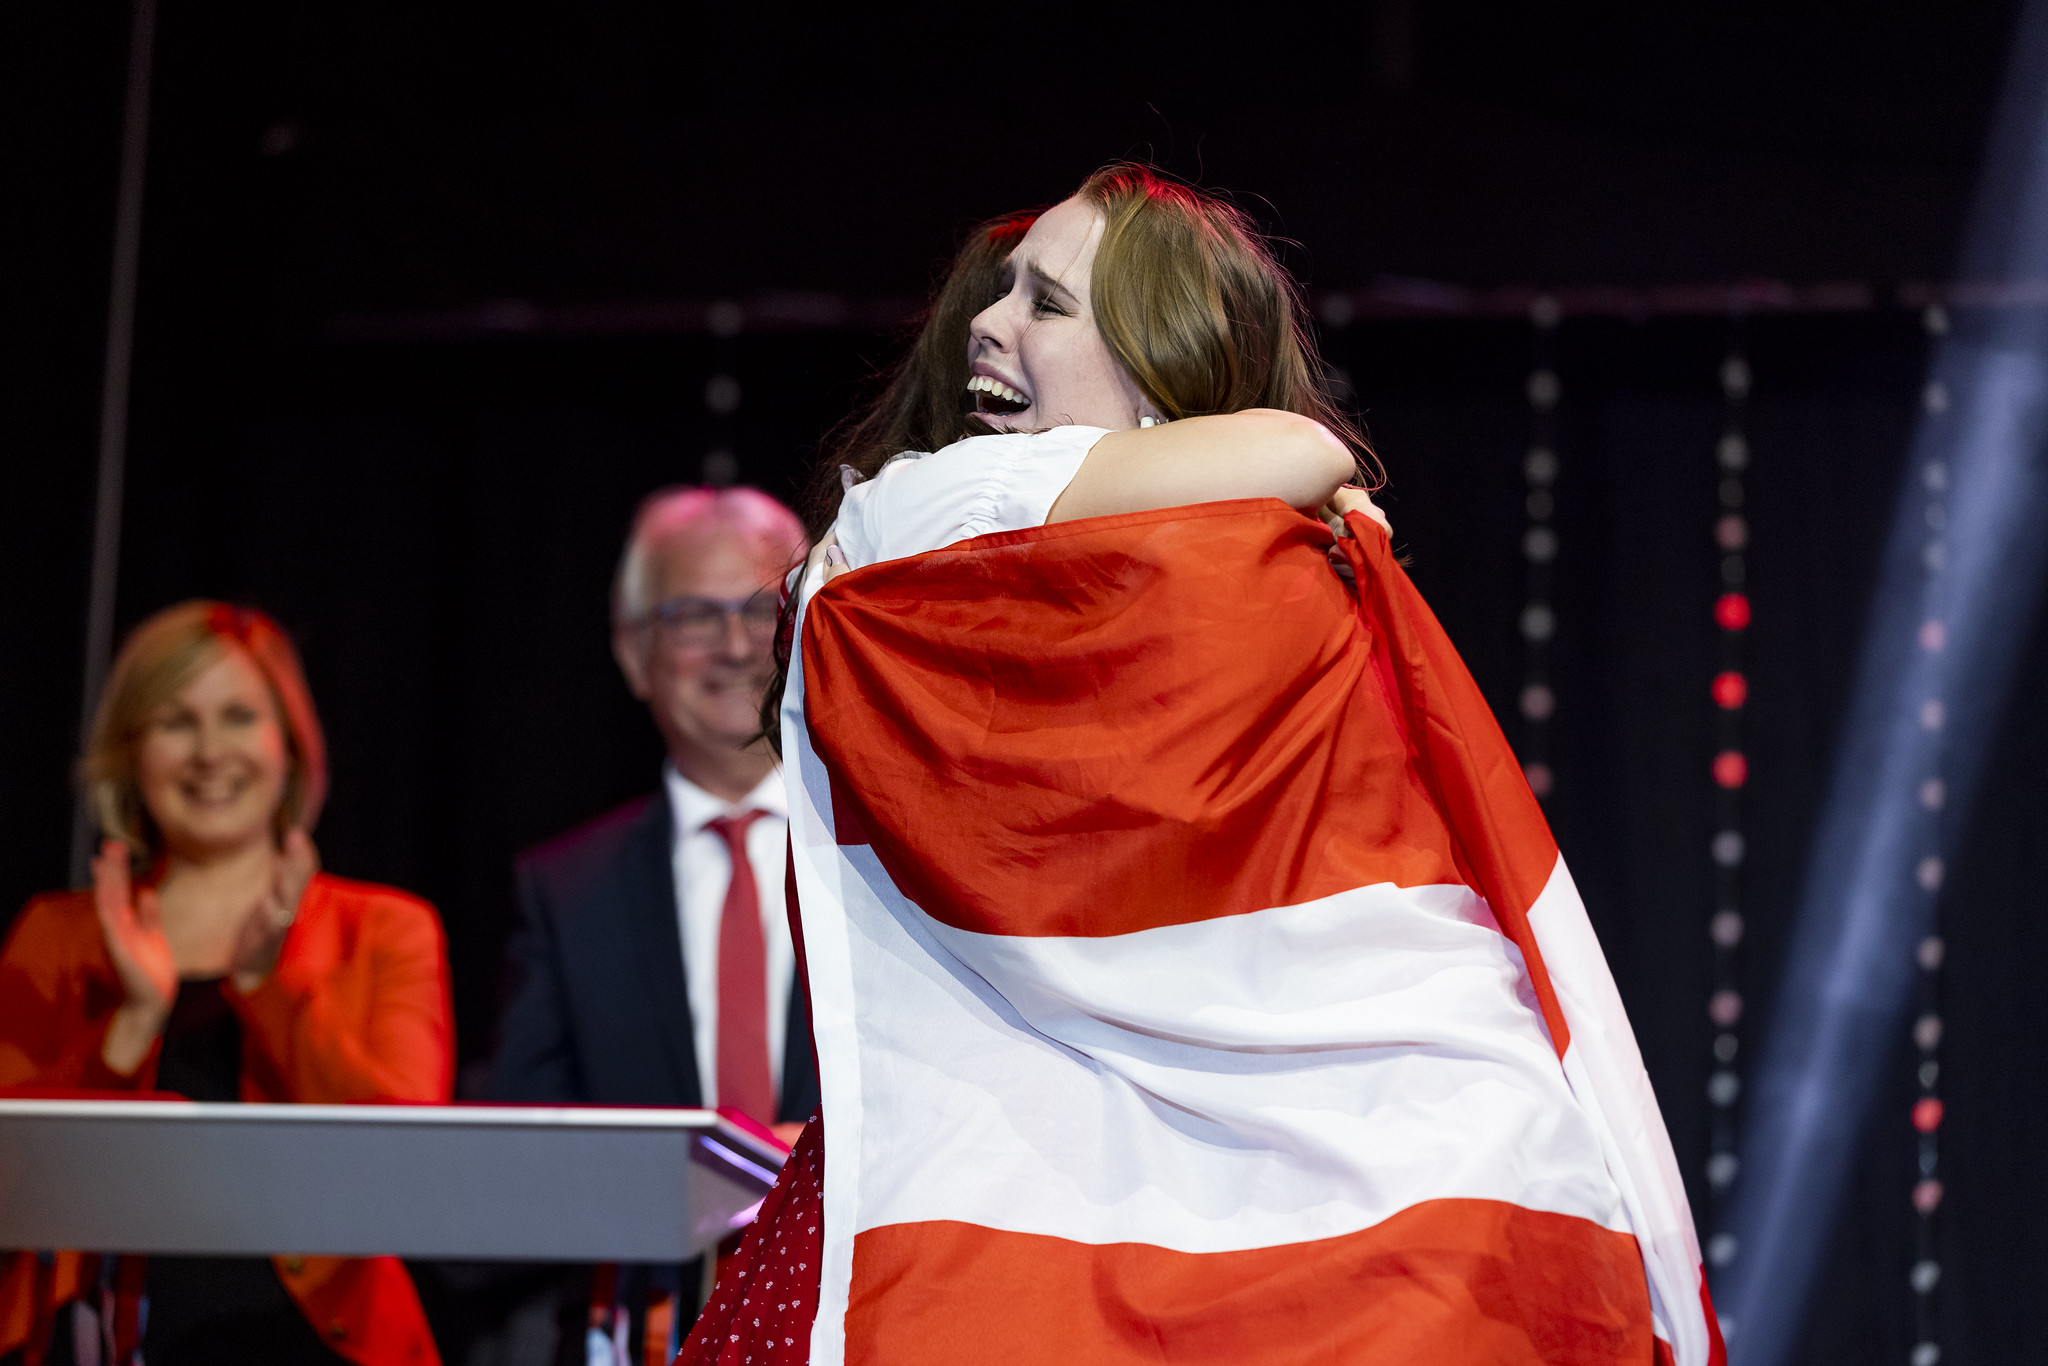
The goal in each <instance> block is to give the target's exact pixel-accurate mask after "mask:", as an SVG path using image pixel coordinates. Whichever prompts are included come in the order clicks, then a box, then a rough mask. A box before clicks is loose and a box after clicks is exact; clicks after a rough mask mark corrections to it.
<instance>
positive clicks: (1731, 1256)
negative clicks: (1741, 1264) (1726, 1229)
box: [1707, 1233, 1735, 1266]
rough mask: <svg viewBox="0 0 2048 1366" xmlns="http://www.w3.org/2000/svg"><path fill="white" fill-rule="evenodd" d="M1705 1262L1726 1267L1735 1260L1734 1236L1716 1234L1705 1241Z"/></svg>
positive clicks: (1730, 1234)
mask: <svg viewBox="0 0 2048 1366" xmlns="http://www.w3.org/2000/svg"><path fill="white" fill-rule="evenodd" d="M1707 1260H1708V1261H1710V1262H1712V1263H1713V1264H1714V1265H1715V1266H1726V1265H1728V1263H1730V1262H1732V1261H1734V1260H1735V1235H1734V1234H1732V1233H1717V1234H1715V1235H1714V1236H1713V1237H1712V1238H1710V1239H1708V1240H1707Z"/></svg>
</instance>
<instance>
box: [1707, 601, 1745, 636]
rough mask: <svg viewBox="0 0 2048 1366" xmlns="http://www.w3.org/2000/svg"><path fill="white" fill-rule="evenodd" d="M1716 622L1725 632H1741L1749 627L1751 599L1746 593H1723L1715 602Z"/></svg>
mask: <svg viewBox="0 0 2048 1366" xmlns="http://www.w3.org/2000/svg"><path fill="white" fill-rule="evenodd" d="M1714 621H1715V622H1716V623H1717V624H1718V625H1719V626H1720V627H1721V629H1722V630H1724V631H1740V630H1743V629H1745V628H1746V627H1748V625H1749V597H1748V595H1747V594H1744V593H1723V594H1722V595H1721V596H1720V597H1718V598H1716V599H1715V600H1714Z"/></svg>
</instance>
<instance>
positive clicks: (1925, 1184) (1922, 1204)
mask: <svg viewBox="0 0 2048 1366" xmlns="http://www.w3.org/2000/svg"><path fill="white" fill-rule="evenodd" d="M1940 1207H1941V1182H1939V1181H1931V1180H1930V1181H1920V1182H1916V1183H1915V1184H1914V1186H1913V1208H1914V1209H1916V1210H1918V1211H1920V1212H1921V1213H1922V1214H1932V1213H1934V1211H1935V1210H1937V1209H1939V1208H1940Z"/></svg>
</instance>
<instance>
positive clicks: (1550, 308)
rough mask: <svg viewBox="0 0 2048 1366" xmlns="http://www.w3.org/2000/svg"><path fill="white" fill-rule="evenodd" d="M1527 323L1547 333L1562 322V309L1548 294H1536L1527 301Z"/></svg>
mask: <svg viewBox="0 0 2048 1366" xmlns="http://www.w3.org/2000/svg"><path fill="white" fill-rule="evenodd" d="M1529 321H1530V322H1532V323H1534V324H1536V326H1537V327H1539V328H1541V329H1543V330H1544V331H1545V332H1548V331H1549V330H1550V329H1551V328H1553V327H1556V326H1557V325H1558V324H1559V323H1560V322H1562V321H1564V307H1563V305H1561V304H1559V303H1558V301H1557V300H1556V299H1555V298H1554V297H1552V296H1551V295H1548V294H1538V295H1537V296H1536V297H1535V298H1533V299H1531V300H1530V301H1529Z"/></svg>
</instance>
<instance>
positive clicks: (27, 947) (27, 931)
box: [7, 888, 100, 958]
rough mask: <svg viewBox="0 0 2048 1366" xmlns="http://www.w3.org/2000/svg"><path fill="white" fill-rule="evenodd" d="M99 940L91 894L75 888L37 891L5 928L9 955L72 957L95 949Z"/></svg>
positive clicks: (96, 916) (97, 924) (98, 929)
mask: <svg viewBox="0 0 2048 1366" xmlns="http://www.w3.org/2000/svg"><path fill="white" fill-rule="evenodd" d="M99 942H100V925H99V916H98V915H97V914H96V913H95V911H94V910H93V904H92V893H91V892H90V891H87V890H79V889H74V888H61V889H59V890H56V891H50V892H38V893H36V894H35V895H34V896H32V897H30V898H29V899H28V901H27V903H26V904H24V905H23V906H22V908H21V910H20V911H19V912H17V913H16V914H15V917H14V923H13V924H12V925H11V926H9V927H8V931H7V952H8V954H9V956H14V955H17V954H30V955H33V956H34V957H37V958H52V957H72V956H76V954H77V953H78V952H80V951H88V950H93V949H96V948H97V947H98V946H99Z"/></svg>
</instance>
